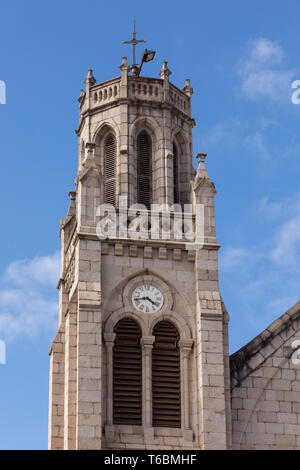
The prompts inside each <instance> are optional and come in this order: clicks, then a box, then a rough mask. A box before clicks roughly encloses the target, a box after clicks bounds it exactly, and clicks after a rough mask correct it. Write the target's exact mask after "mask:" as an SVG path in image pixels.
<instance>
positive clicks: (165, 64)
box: [159, 61, 172, 80]
mask: <svg viewBox="0 0 300 470" xmlns="http://www.w3.org/2000/svg"><path fill="white" fill-rule="evenodd" d="M171 73H172V72H171V70H170V69H168V62H166V61H164V62H163V64H162V68H161V70H160V72H159V75H160V78H161V79H162V80H169V76H170V75H171Z"/></svg>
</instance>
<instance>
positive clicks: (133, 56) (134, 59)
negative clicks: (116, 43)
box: [122, 18, 147, 71]
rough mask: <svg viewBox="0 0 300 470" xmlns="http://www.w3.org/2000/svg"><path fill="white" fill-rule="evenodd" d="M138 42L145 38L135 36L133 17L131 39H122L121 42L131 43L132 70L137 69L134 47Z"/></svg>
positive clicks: (145, 40) (144, 40)
mask: <svg viewBox="0 0 300 470" xmlns="http://www.w3.org/2000/svg"><path fill="white" fill-rule="evenodd" d="M140 42H147V39H137V38H136V30H135V18H134V28H133V33H132V39H131V41H122V44H132V49H133V50H132V61H133V63H132V67H131V69H132V70H133V71H137V69H138V67H137V66H138V64H137V63H136V58H135V47H136V45H137V44H139V43H140Z"/></svg>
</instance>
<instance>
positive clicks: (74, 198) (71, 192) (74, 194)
mask: <svg viewBox="0 0 300 470" xmlns="http://www.w3.org/2000/svg"><path fill="white" fill-rule="evenodd" d="M68 196H69V198H70V201H71V203H72V201H75V200H76V191H73V190H72V191H69V193H68Z"/></svg>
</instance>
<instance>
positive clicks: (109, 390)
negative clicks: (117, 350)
mask: <svg viewBox="0 0 300 470" xmlns="http://www.w3.org/2000/svg"><path fill="white" fill-rule="evenodd" d="M115 339H116V335H115V333H105V334H104V343H105V347H106V380H107V382H106V425H105V438H106V440H107V441H111V442H112V441H113V440H114V428H113V347H114V342H115Z"/></svg>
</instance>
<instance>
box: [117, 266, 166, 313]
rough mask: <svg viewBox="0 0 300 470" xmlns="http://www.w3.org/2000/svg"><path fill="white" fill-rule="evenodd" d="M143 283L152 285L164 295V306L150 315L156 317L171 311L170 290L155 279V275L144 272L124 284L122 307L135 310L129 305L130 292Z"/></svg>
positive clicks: (162, 282)
mask: <svg viewBox="0 0 300 470" xmlns="http://www.w3.org/2000/svg"><path fill="white" fill-rule="evenodd" d="M143 283H151V284H153V285H154V286H155V287H157V288H158V289H160V290H161V292H162V294H163V295H164V305H163V307H162V309H161V310H160V311H159V312H157V313H153V314H151V315H156V316H157V315H161V314H162V313H163V312H165V311H166V310H171V309H172V306H173V296H172V293H171V290H170V288H169V286H168V285H167V284H166V283H165V282H164V281H162V279H160V278H158V277H156V276H155V275H149V274H146V272H145V273H143V274H140V275H137V276H135V277H134V278H133V279H131V280H130V281H129V282H128V283H127V284H126V286H125V288H124V290H123V304H124V306H126V307H130V308H131V309H133V310H135V308H134V307H133V305H132V303H131V296H132V292H133V290H134V289H135V288H136V287H137V286H138V285H139V284H143ZM136 312H137V313H138V314H139V315H141V312H138V311H136ZM142 315H143V316H144V315H145V314H142Z"/></svg>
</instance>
